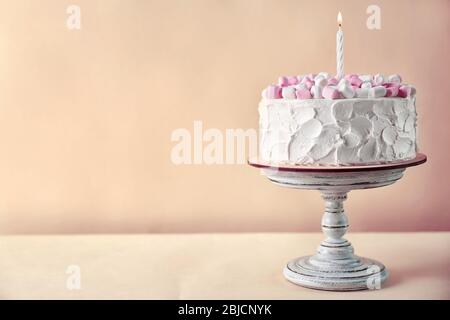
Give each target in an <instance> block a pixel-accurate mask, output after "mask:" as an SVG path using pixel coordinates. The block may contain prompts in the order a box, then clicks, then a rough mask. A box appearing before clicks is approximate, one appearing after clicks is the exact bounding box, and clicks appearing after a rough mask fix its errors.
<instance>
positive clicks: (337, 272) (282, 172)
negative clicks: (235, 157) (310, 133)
mask: <svg viewBox="0 0 450 320" xmlns="http://www.w3.org/2000/svg"><path fill="white" fill-rule="evenodd" d="M426 160H427V157H426V156H425V155H424V154H421V153H418V154H417V156H416V158H414V159H412V160H407V161H401V162H395V163H387V164H378V165H367V166H340V167H320V166H319V167H312V166H295V165H274V164H270V163H267V162H263V161H260V160H258V159H249V161H248V163H249V164H250V165H251V166H253V167H256V168H260V169H261V172H262V174H263V175H265V176H266V177H267V178H268V179H269V180H270V181H271V182H273V183H275V184H277V185H280V186H282V187H289V188H297V189H310V190H319V191H320V192H321V194H322V197H323V199H324V201H325V213H324V215H323V217H322V231H323V233H324V234H325V236H326V239H325V240H323V241H322V242H321V244H320V246H319V248H318V249H317V253H316V254H315V255H312V256H305V257H300V258H297V259H294V260H292V261H290V262H289V263H288V264H287V266H286V267H285V268H284V271H283V273H284V276H285V277H286V279H287V280H289V281H291V282H293V283H295V284H298V285H301V286H303V287H308V288H313V289H321V290H332V291H349V290H364V289H375V288H379V287H380V286H381V283H383V282H384V281H385V280H386V278H387V277H388V271H387V269H386V267H385V266H384V265H383V264H382V263H380V262H378V261H375V260H372V259H368V258H361V257H359V256H356V255H355V254H354V250H353V247H352V245H351V243H350V242H349V241H347V240H346V239H344V238H343V236H344V234H345V233H346V231H347V229H348V226H349V224H348V219H347V216H346V215H345V212H344V206H343V202H344V200H346V199H347V193H348V192H349V191H351V190H356V189H369V188H378V187H384V186H388V185H391V184H393V183H394V182H395V181H397V180H399V179H400V178H401V177H402V176H403V173H404V171H405V170H406V168H407V167H412V166H417V165H420V164H422V163H424V162H426Z"/></svg>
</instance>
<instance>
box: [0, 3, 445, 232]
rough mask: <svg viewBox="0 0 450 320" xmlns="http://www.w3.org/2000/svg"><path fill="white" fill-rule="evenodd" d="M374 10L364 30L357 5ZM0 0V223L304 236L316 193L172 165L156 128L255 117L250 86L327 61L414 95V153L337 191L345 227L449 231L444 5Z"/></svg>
mask: <svg viewBox="0 0 450 320" xmlns="http://www.w3.org/2000/svg"><path fill="white" fill-rule="evenodd" d="M372 4H376V5H378V6H379V7H380V9H381V29H380V30H369V29H368V28H367V26H366V20H367V18H368V17H369V15H368V14H367V13H366V9H367V7H368V6H369V5H372ZM68 5H69V3H68V2H66V1H51V0H43V1H32V0H29V1H24V0H18V1H1V2H0V70H1V72H0V231H1V232H2V233H88V232H210V231H211V232H212V231H224V232H229V231H233V232H239V231H319V230H318V225H319V221H320V218H321V213H322V202H321V200H320V196H319V194H318V193H317V192H313V191H296V190H287V189H282V188H279V187H276V186H274V185H271V184H270V183H269V182H267V181H266V180H265V179H264V178H263V177H261V176H260V175H259V174H258V172H257V170H255V169H251V168H249V167H247V166H246V165H205V164H203V165H178V166H177V165H175V164H174V163H173V162H172V161H171V157H170V155H171V150H172V148H173V147H174V145H175V143H174V142H172V141H171V134H172V132H173V131H174V130H176V129H177V128H186V129H187V130H188V131H189V132H191V133H192V132H193V122H194V121H195V120H200V121H202V123H203V126H204V128H205V129H208V128H217V129H219V130H221V132H224V130H225V129H227V128H231V129H233V128H243V129H248V128H257V121H258V114H257V104H258V101H259V98H260V91H261V89H262V88H263V87H264V86H266V85H267V84H269V83H270V82H273V81H275V79H276V78H277V77H278V76H279V75H282V74H301V73H309V72H318V71H328V72H334V71H335V68H336V67H335V35H336V14H337V12H338V11H342V13H343V16H344V30H345V67H346V72H348V73H356V72H358V73H385V74H391V73H399V74H401V75H402V76H403V78H404V80H405V81H406V82H409V83H413V84H414V85H415V86H416V87H417V90H418V95H417V109H418V113H419V123H418V126H419V127H418V128H419V145H420V149H421V151H423V152H425V153H427V154H428V156H429V162H428V163H427V164H426V165H424V166H422V167H417V168H413V169H411V170H408V171H407V172H406V176H405V177H404V179H402V180H401V181H400V182H398V183H396V184H395V185H393V186H390V187H386V188H381V189H376V190H367V191H356V192H352V193H351V194H350V199H349V201H347V203H346V205H347V207H346V208H347V212H348V215H349V216H350V218H351V221H352V226H351V227H352V229H351V230H352V231H367V230H371V231H391V230H402V231H413V230H450V220H449V211H448V206H449V192H448V181H449V179H450V170H449V166H448V164H449V154H450V153H449V150H448V146H449V133H450V132H449V126H448V119H449V117H450V108H449V102H448V101H449V98H448V93H449V91H448V88H449V85H450V83H449V72H450V65H449V56H450V44H449V34H450V2H449V1H446V0H440V1H439V0H435V1H425V0H422V1H406V0H405V1H401V0H399V1H376V2H373V1H361V0H352V1H323V0H321V1H320V0H319V1H300V0H282V1H280V0H245V1H243V0H227V1H224V0H170V1H162V0H159V1H138V0H134V1H118V0H103V1H100V0H89V1H87V0H80V1H76V5H78V6H79V8H80V10H81V29H80V30H69V29H68V28H67V25H66V22H67V18H68V17H69V14H67V13H66V10H67V7H68Z"/></svg>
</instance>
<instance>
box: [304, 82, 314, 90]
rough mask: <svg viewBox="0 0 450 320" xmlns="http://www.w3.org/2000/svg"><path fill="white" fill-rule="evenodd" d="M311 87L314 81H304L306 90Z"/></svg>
mask: <svg viewBox="0 0 450 320" xmlns="http://www.w3.org/2000/svg"><path fill="white" fill-rule="evenodd" d="M313 85H314V81H311V80H306V81H305V86H306V87H307V88H308V89H311V88H312V86H313Z"/></svg>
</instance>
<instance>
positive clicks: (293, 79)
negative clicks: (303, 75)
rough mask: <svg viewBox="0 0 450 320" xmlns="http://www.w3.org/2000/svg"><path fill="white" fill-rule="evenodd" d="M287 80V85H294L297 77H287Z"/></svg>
mask: <svg viewBox="0 0 450 320" xmlns="http://www.w3.org/2000/svg"><path fill="white" fill-rule="evenodd" d="M287 82H288V85H289V86H294V85H296V84H297V83H298V79H297V77H287Z"/></svg>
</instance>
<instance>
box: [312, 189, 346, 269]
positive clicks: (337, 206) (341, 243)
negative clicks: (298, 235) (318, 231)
mask: <svg viewBox="0 0 450 320" xmlns="http://www.w3.org/2000/svg"><path fill="white" fill-rule="evenodd" d="M321 193H322V198H323V199H324V200H325V213H324V214H323V216H322V231H323V233H324V234H325V236H326V239H325V240H323V241H322V243H321V244H320V247H319V249H318V250H317V251H318V255H321V257H322V259H321V260H324V261H328V260H333V261H334V260H344V259H350V258H353V252H354V251H353V247H352V245H351V244H350V242H348V241H347V240H346V239H344V238H343V236H344V235H345V233H346V232H347V229H348V226H349V225H348V219H347V216H346V215H345V212H344V201H345V200H346V199H347V191H325V190H324V191H321ZM318 258H319V257H318Z"/></svg>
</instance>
